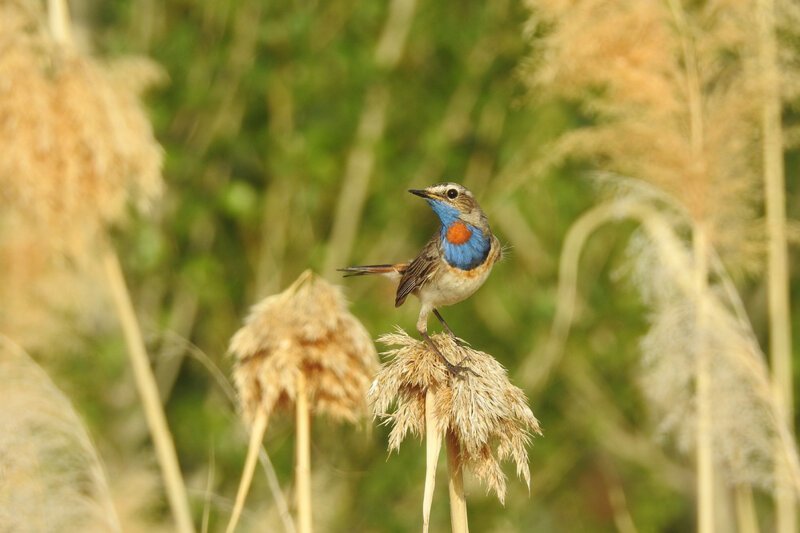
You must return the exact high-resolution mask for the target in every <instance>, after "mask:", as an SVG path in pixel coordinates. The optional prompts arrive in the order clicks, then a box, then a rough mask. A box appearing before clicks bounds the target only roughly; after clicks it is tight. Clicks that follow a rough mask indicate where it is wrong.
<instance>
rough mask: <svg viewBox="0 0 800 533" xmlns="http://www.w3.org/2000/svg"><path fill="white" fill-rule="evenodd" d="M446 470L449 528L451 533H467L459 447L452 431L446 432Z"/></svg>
mask: <svg viewBox="0 0 800 533" xmlns="http://www.w3.org/2000/svg"><path fill="white" fill-rule="evenodd" d="M447 470H448V474H449V482H448V485H447V486H448V490H449V492H450V526H451V528H452V530H453V533H469V523H468V522H467V497H466V495H465V494H464V472H463V465H462V462H461V445H460V444H459V443H458V440H457V439H456V436H455V435H454V434H453V432H452V431H448V432H447Z"/></svg>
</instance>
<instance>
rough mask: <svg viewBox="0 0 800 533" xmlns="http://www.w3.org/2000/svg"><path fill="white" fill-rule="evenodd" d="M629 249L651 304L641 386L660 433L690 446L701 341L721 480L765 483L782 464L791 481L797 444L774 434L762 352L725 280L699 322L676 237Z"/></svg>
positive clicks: (712, 290)
mask: <svg viewBox="0 0 800 533" xmlns="http://www.w3.org/2000/svg"><path fill="white" fill-rule="evenodd" d="M630 253H631V255H632V256H634V257H635V258H636V261H635V273H634V279H635V280H636V282H637V284H639V286H640V288H641V290H642V294H643V295H644V297H645V299H646V301H647V303H649V304H650V306H651V308H652V312H651V315H650V322H651V327H650V330H649V331H648V333H647V335H646V336H645V337H644V338H643V339H642V343H641V344H642V351H643V358H642V372H641V384H642V391H643V394H644V396H645V398H646V399H647V400H648V406H649V407H650V409H651V411H652V413H653V419H654V420H656V421H657V425H656V431H657V434H658V435H659V436H660V437H662V438H664V439H665V440H667V441H669V442H671V443H672V444H674V445H675V446H676V447H677V448H678V449H679V450H680V451H682V452H684V453H687V454H689V453H691V452H692V451H694V449H695V445H696V441H697V418H698V417H697V402H698V397H697V391H696V389H697V385H696V369H697V366H696V360H695V358H696V357H698V355H697V350H696V347H697V346H698V345H702V346H704V349H705V350H704V353H703V356H704V357H707V358H708V368H709V373H710V380H709V382H710V392H709V395H710V402H709V403H710V408H711V419H712V421H713V424H712V427H711V438H712V442H713V445H712V449H713V450H714V460H715V462H716V463H717V464H718V466H719V470H720V472H722V473H723V475H724V477H725V479H726V481H728V482H729V483H730V484H732V485H735V484H751V485H755V486H759V487H761V488H765V489H769V488H772V487H774V485H775V483H776V481H777V479H776V476H775V472H776V466H777V465H786V466H785V467H784V468H785V471H786V472H787V475H788V476H789V477H790V478H791V480H792V482H793V483H796V482H797V481H798V478H797V476H798V475H800V472H798V470H797V464H798V459H797V450H796V449H795V447H794V443H793V442H790V441H786V440H781V439H780V438H779V437H780V436H781V432H782V431H783V425H784V422H783V417H782V416H781V413H780V411H779V410H778V409H777V407H776V405H775V403H774V397H773V393H772V387H771V384H770V376H769V370H768V368H767V366H766V364H765V358H764V354H763V353H762V352H761V349H760V347H759V345H758V342H757V340H756V339H755V336H754V335H753V333H752V330H751V329H750V325H749V323H747V322H746V321H745V320H743V317H742V316H741V315H739V316H737V313H736V310H735V307H734V305H732V304H731V302H730V300H729V297H730V293H729V292H727V291H726V289H725V287H724V286H723V285H722V284H712V285H711V286H710V287H709V289H708V290H707V292H706V301H705V303H704V315H703V317H702V324H703V325H702V327H698V324H699V323H700V322H699V321H698V316H697V306H696V301H695V300H693V299H691V298H687V297H686V292H685V287H687V286H691V285H690V284H691V281H692V276H693V274H694V272H693V265H692V261H691V252H690V250H689V249H687V248H686V247H685V245H683V243H681V242H680V240H678V239H677V238H673V239H671V240H666V239H662V240H660V241H658V242H645V237H644V236H643V235H641V234H640V235H637V236H636V238H635V239H634V241H633V244H632V250H631V252H630ZM667 256H668V257H670V258H671V259H670V260H667V259H665V257H667ZM681 285H683V287H684V288H682V287H681ZM776 444H780V447H778V448H776Z"/></svg>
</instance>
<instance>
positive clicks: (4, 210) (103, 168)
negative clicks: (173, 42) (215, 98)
mask: <svg viewBox="0 0 800 533" xmlns="http://www.w3.org/2000/svg"><path fill="white" fill-rule="evenodd" d="M47 7H48V13H47V15H49V17H48V20H49V26H47V25H45V24H44V23H43V20H44V16H45V14H44V13H42V12H40V11H39V10H38V9H37V6H36V5H35V4H28V3H25V2H14V1H10V2H3V3H2V5H0V142H1V143H2V145H3V148H4V149H5V150H6V152H5V157H3V158H1V159H0V191H2V192H0V213H1V214H0V243H3V244H2V245H0V249H2V253H3V254H6V253H7V249H6V246H7V244H6V239H7V238H8V237H7V235H8V234H9V232H10V231H12V230H15V234H14V239H15V240H16V242H15V245H17V246H21V247H22V249H23V250H24V249H26V248H27V249H29V250H33V251H35V253H36V254H38V255H39V257H37V259H38V262H37V265H36V266H37V267H38V268H39V270H38V274H40V275H41V279H36V280H33V279H30V280H28V281H30V283H28V284H26V285H24V286H23V287H26V288H29V289H37V288H39V287H41V286H45V287H47V286H48V278H49V277H50V276H60V275H62V274H63V273H64V272H67V273H68V276H73V275H74V276H88V275H89V274H91V273H93V271H94V270H93V269H95V268H97V269H100V268H103V269H104V270H105V272H104V274H105V281H106V282H107V288H108V289H109V295H110V296H111V300H112V301H113V302H114V304H115V309H116V311H117V316H118V318H119V320H120V324H121V326H122V330H123V333H124V335H125V341H126V344H127V347H128V355H129V357H130V360H131V364H132V367H133V370H134V377H135V380H136V385H137V389H138V391H139V393H140V397H141V399H142V407H143V410H144V413H145V418H146V420H147V423H148V426H149V428H150V434H151V435H152V437H153V442H154V445H155V449H156V454H157V457H158V460H159V463H160V465H161V468H162V473H163V476H164V480H165V484H166V487H167V497H168V499H169V503H170V506H171V508H172V511H173V513H174V515H175V518H176V522H177V524H176V525H177V528H178V530H180V531H182V532H191V531H192V530H193V525H192V519H191V513H190V510H189V505H188V498H187V496H186V489H185V486H184V483H183V479H182V474H181V471H180V467H179V465H178V460H177V454H176V452H175V447H174V444H173V442H172V436H171V434H170V432H169V428H168V427H167V424H166V416H165V415H164V412H163V407H162V405H161V401H160V398H159V393H158V388H157V386H156V383H155V378H154V377H153V374H152V370H151V368H150V363H149V360H148V356H147V351H146V349H145V346H144V341H143V339H142V336H141V332H140V330H139V325H138V323H137V319H136V315H135V312H134V309H133V304H132V302H131V299H130V294H129V292H128V289H127V287H126V284H125V280H124V276H123V274H122V269H121V266H120V263H119V260H118V258H117V256H116V254H115V252H114V251H113V248H112V247H111V246H110V243H109V242H108V238H107V234H108V231H109V230H110V228H111V227H112V226H113V225H115V224H119V223H121V222H123V221H124V220H125V218H126V213H127V208H128V204H130V203H132V204H137V205H139V206H144V205H146V204H148V203H149V202H150V201H151V200H153V199H154V198H155V197H157V196H158V195H159V193H160V191H161V187H162V181H161V159H162V157H161V148H160V146H159V145H158V143H157V142H156V141H155V139H154V137H153V132H152V129H151V127H150V123H149V121H148V119H147V116H146V114H145V113H144V111H143V109H142V106H141V104H140V102H139V92H140V91H141V90H142V89H143V88H144V87H146V86H147V85H148V84H149V83H150V82H152V81H153V79H154V78H155V77H157V76H156V74H155V73H156V72H158V71H157V69H156V68H155V67H154V66H153V65H152V64H150V63H148V62H146V61H144V60H133V61H127V62H125V63H117V64H116V65H111V66H104V65H101V64H100V63H99V62H97V61H96V60H94V59H92V58H91V57H89V56H87V55H85V54H82V53H81V52H80V51H78V50H77V49H76V47H75V46H74V43H73V42H72V41H71V38H70V23H69V10H68V9H67V5H66V1H65V0H51V1H50V2H48V4H47ZM25 240H27V243H26V242H25ZM22 259H24V256H19V257H12V260H11V261H10V262H9V263H7V264H6V263H3V264H0V279H2V281H3V283H5V282H6V281H17V280H15V279H13V278H11V277H9V278H6V277H5V276H4V275H3V274H4V272H3V271H4V270H5V269H9V272H12V273H13V272H14V271H15V269H16V270H18V269H19V268H20V267H19V266H18V261H19V260H22ZM65 266H67V267H69V268H64V267H65ZM68 279H69V278H68ZM84 279H85V278H84ZM75 285H76V286H79V285H80V283H76V284H75ZM2 292H5V291H0V293H2ZM64 293H66V294H68V295H70V296H72V295H73V294H74V293H73V292H72V287H68V288H65V290H63V291H62V290H55V291H51V293H48V292H45V293H44V294H43V295H36V296H44V298H43V301H41V302H40V301H37V298H34V297H31V298H25V293H24V292H22V293H21V294H18V293H15V292H13V291H12V292H11V293H10V294H11V296H12V297H14V302H13V303H14V304H16V305H19V307H16V308H14V311H13V312H14V313H17V314H21V313H25V312H26V311H27V310H28V308H29V307H30V304H32V303H36V304H38V303H42V304H50V303H51V302H52V300H49V299H50V298H52V297H53V296H55V299H54V302H55V303H53V304H52V305H50V306H49V307H53V308H56V309H58V308H59V307H61V309H62V310H69V311H72V312H78V311H80V310H82V309H84V308H85V307H87V306H88V305H89V304H92V303H94V302H95V301H96V300H94V299H92V300H88V301H81V300H78V299H75V300H72V301H70V300H66V299H64V298H63V297H61V296H60V295H61V294H64ZM65 302H66V304H67V305H66V306H64V303H65ZM38 310H39V309H37V311H38ZM65 315H67V316H68V315H69V314H68V313H66V314H65ZM45 316H46V317H47V319H48V321H53V322H56V323H58V321H60V320H64V319H65V316H62V315H61V314H59V313H55V312H51V313H49V314H47V315H45ZM0 318H4V317H0ZM0 328H2V329H3V330H6V331H7V325H6V324H0ZM41 331H42V332H45V331H47V328H42V330H41ZM9 333H11V334H14V331H10V332H9Z"/></svg>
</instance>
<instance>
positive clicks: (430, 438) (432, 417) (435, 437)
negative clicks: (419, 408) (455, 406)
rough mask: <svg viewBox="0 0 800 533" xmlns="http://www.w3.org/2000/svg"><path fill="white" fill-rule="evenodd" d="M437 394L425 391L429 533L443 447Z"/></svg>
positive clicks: (424, 523) (424, 501)
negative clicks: (440, 453) (437, 412)
mask: <svg viewBox="0 0 800 533" xmlns="http://www.w3.org/2000/svg"><path fill="white" fill-rule="evenodd" d="M435 413H436V394H435V393H434V391H433V389H428V390H427V391H426V392H425V490H424V492H423V495H422V531H423V533H428V531H429V530H430V526H431V506H432V505H433V491H434V489H435V488H436V467H437V465H438V464H439V452H440V451H441V449H442V433H441V432H440V431H439V427H438V426H439V424H438V422H437V420H436V414H435Z"/></svg>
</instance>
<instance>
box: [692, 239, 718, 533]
mask: <svg viewBox="0 0 800 533" xmlns="http://www.w3.org/2000/svg"><path fill="white" fill-rule="evenodd" d="M693 245H694V261H695V267H694V268H695V298H696V301H695V331H696V335H697V339H696V349H697V351H696V352H695V364H696V374H695V379H696V387H697V498H698V500H697V507H698V509H697V513H698V525H697V530H698V532H699V533H714V531H715V529H714V527H715V525H714V523H715V520H714V506H715V501H714V457H713V445H712V420H711V417H712V415H711V369H710V365H711V361H710V360H709V353H708V349H707V348H708V347H707V343H706V334H705V331H706V328H707V327H708V324H707V316H706V314H707V312H708V310H707V306H706V292H707V291H708V251H709V250H708V235H707V234H706V229H705V227H704V226H703V225H702V224H697V225H696V226H695V231H694V242H693Z"/></svg>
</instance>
